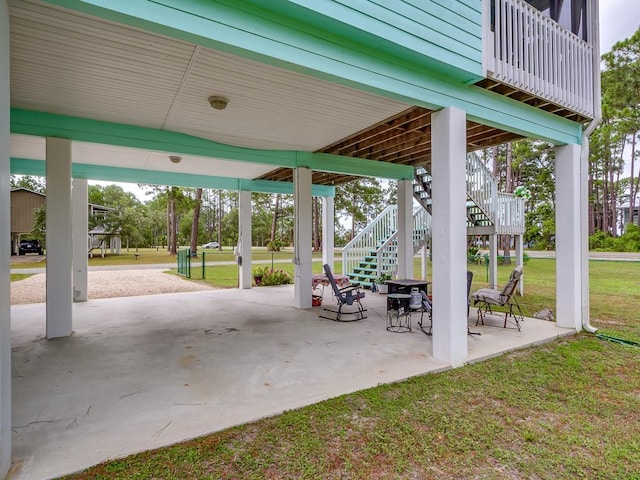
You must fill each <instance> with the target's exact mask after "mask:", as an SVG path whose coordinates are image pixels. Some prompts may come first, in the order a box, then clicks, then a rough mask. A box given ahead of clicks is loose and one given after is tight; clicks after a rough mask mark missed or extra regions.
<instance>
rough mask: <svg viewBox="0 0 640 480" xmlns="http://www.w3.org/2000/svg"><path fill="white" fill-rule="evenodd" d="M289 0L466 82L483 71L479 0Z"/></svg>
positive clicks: (348, 33)
mask: <svg viewBox="0 0 640 480" xmlns="http://www.w3.org/2000/svg"><path fill="white" fill-rule="evenodd" d="M289 2H290V3H293V4H296V5H297V6H299V7H302V8H305V9H307V10H310V11H313V12H315V13H316V14H320V15H322V16H323V17H325V18H326V19H331V20H328V21H334V22H340V23H342V25H343V26H344V27H343V28H345V30H344V32H343V31H342V28H341V27H339V26H334V27H333V28H332V31H334V32H336V33H340V34H344V35H345V36H349V37H350V38H351V39H352V40H354V41H358V38H357V37H358V36H359V37H360V40H361V41H363V42H366V43H368V44H369V45H375V47H376V48H379V49H380V50H382V51H385V50H387V51H388V53H393V50H395V51H396V54H397V48H398V47H400V48H402V49H404V50H406V53H405V55H403V56H405V58H406V59H409V58H411V59H412V60H413V61H414V62H415V63H421V64H423V65H426V66H428V67H431V68H433V69H434V70H436V71H441V72H442V73H444V74H446V75H449V76H453V77H456V78H459V79H462V80H463V81H465V82H472V81H477V80H478V79H479V78H481V77H482V1H481V0H289ZM290 11H291V10H290ZM307 20H308V18H307ZM371 37H375V38H371ZM385 44H388V45H391V46H393V47H392V48H387V47H386V46H385ZM419 57H422V59H420V58H419ZM456 70H457V71H456Z"/></svg>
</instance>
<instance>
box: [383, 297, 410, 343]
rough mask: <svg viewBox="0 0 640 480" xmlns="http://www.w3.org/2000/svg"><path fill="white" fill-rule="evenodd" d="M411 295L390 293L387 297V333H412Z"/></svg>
mask: <svg viewBox="0 0 640 480" xmlns="http://www.w3.org/2000/svg"><path fill="white" fill-rule="evenodd" d="M410 301H411V295H409V294H407V293H390V294H389V295H387V331H389V332H394V333H406V332H410V331H411V309H410V308H409V302H410Z"/></svg>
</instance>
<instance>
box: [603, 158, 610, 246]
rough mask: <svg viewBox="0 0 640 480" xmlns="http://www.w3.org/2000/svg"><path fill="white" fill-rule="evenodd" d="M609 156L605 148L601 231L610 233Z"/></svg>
mask: <svg viewBox="0 0 640 480" xmlns="http://www.w3.org/2000/svg"><path fill="white" fill-rule="evenodd" d="M610 156H611V154H610V153H609V151H608V150H607V154H606V155H605V159H604V171H603V172H602V180H603V181H602V186H603V189H602V231H603V232H606V233H611V229H610V228H609V201H608V199H609V175H608V173H609V169H610V164H611V162H610Z"/></svg>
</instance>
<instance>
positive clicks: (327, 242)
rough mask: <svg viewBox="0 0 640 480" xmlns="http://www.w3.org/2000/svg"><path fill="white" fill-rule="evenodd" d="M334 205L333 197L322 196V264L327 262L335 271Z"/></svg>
mask: <svg viewBox="0 0 640 480" xmlns="http://www.w3.org/2000/svg"><path fill="white" fill-rule="evenodd" d="M335 231H336V226H335V206H334V200H333V197H322V264H323V265H324V264H325V263H326V264H328V265H329V266H330V267H331V271H332V272H335V268H334V263H335V252H334V248H335V245H334V243H333V242H334V236H335Z"/></svg>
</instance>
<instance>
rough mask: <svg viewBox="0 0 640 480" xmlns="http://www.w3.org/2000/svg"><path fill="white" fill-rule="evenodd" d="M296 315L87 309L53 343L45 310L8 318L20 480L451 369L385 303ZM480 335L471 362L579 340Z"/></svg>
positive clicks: (231, 306) (280, 300) (249, 301)
mask: <svg viewBox="0 0 640 480" xmlns="http://www.w3.org/2000/svg"><path fill="white" fill-rule="evenodd" d="M292 301H293V288H292V286H281V287H264V288H254V289H251V290H235V289H234V290H213V291H206V292H190V293H177V294H169V295H152V296H143V297H127V298H117V299H103V300H92V301H89V302H87V303H82V304H74V309H73V314H74V334H73V335H72V336H71V337H69V338H64V339H57V340H49V341H48V340H46V339H44V331H45V320H44V319H45V305H44V304H37V305H19V306H15V307H13V308H12V355H13V406H14V410H13V452H14V461H15V462H16V463H17V464H18V467H19V468H18V469H17V471H16V474H15V476H14V477H13V478H15V479H43V478H52V477H57V476H60V475H63V474H66V473H70V472H74V471H77V470H80V469H82V468H85V467H88V466H90V465H93V464H96V463H99V462H101V461H103V460H106V459H109V458H116V457H121V456H125V455H127V454H130V453H133V452H137V451H141V450H147V449H151V448H157V447H161V446H164V445H168V444H171V443H175V442H178V441H180V440H184V439H189V438H193V437H196V436H200V435H203V434H207V433H210V432H214V431H217V430H221V429H224V428H226V427H229V426H232V425H237V424H241V423H246V422H249V421H252V420H255V419H259V418H262V417H265V416H270V415H275V414H278V413H280V412H282V411H284V410H289V409H293V408H298V407H301V406H304V405H308V404H311V403H315V402H318V401H321V400H324V399H327V398H331V397H335V396H338V395H342V394H345V393H349V392H353V391H357V390H361V389H364V388H368V387H372V386H375V385H378V384H381V383H388V382H394V381H398V380H402V379H404V378H408V377H411V376H414V375H420V374H425V373H429V372H437V371H441V370H445V369H447V368H448V365H446V364H445V363H443V362H440V361H438V360H436V359H434V358H433V357H432V337H427V336H426V335H424V334H423V333H422V332H421V331H420V330H419V329H417V328H414V330H413V332H411V333H389V332H387V331H386V329H385V322H386V301H385V296H383V295H377V294H371V293H367V296H366V298H365V300H364V303H365V306H366V307H367V308H368V312H367V314H368V318H367V319H365V320H362V321H359V322H353V323H338V322H333V321H330V320H323V319H319V318H318V315H319V314H320V313H321V308H320V307H316V308H312V309H308V310H297V309H295V308H293V306H292ZM330 302H331V296H330V294H329V293H328V290H327V293H326V294H325V298H324V304H325V306H326V305H327V304H328V303H330ZM472 315H473V313H472ZM413 323H414V326H415V323H416V320H415V315H414V322H413ZM472 330H473V331H479V332H481V333H482V335H481V336H475V335H473V336H468V342H469V343H468V345H469V359H468V360H469V362H473V361H479V360H481V359H484V358H488V357H491V356H494V355H498V354H500V353H501V352H504V351H506V350H511V349H516V348H522V347H525V346H528V345H534V344H537V343H542V342H547V341H550V340H552V339H554V338H557V337H558V336H561V335H567V334H571V333H572V331H570V330H565V329H560V328H558V327H557V326H556V325H555V323H551V322H546V321H542V320H536V319H526V321H525V323H524V326H523V328H522V332H518V331H517V330H515V329H503V328H494V327H481V326H478V327H476V326H472Z"/></svg>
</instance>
